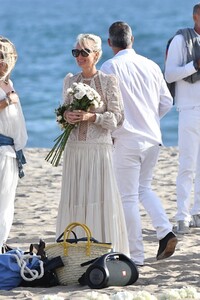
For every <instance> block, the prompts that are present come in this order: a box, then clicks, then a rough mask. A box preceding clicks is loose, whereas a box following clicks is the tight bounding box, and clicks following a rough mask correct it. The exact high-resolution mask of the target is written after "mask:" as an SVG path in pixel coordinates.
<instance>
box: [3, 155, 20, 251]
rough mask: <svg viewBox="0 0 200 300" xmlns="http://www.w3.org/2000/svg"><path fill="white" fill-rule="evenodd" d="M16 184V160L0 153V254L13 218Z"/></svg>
mask: <svg viewBox="0 0 200 300" xmlns="http://www.w3.org/2000/svg"><path fill="white" fill-rule="evenodd" d="M17 183H18V168H17V162H16V158H13V157H9V156H5V155H1V153H0V253H1V247H2V245H3V243H5V242H6V240H7V238H8V236H9V233H10V229H11V226H12V222H13V217H14V200H15V193H16V188H17Z"/></svg>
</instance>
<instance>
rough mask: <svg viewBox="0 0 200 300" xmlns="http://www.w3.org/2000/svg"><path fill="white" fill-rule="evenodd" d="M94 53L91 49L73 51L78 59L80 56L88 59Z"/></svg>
mask: <svg viewBox="0 0 200 300" xmlns="http://www.w3.org/2000/svg"><path fill="white" fill-rule="evenodd" d="M91 52H92V51H91V50H90V49H87V48H86V49H81V50H79V49H72V55H73V56H74V57H78V56H79V55H80V54H81V55H82V56H83V57H88V55H89V54H90V53H91Z"/></svg>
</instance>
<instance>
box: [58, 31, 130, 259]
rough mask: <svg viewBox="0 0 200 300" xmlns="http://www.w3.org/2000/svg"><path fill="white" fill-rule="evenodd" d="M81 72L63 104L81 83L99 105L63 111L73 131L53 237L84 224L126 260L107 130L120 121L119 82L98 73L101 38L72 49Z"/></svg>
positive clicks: (68, 81) (88, 38)
mask: <svg viewBox="0 0 200 300" xmlns="http://www.w3.org/2000/svg"><path fill="white" fill-rule="evenodd" d="M72 55H73V56H74V57H75V60H76V63H77V65H78V66H79V67H80V68H81V72H80V73H78V74H75V75H72V74H68V75H67V76H66V77H65V79H64V88H63V98H64V102H66V103H70V97H69V96H68V93H67V89H68V88H69V87H71V86H72V84H73V83H74V82H82V83H85V84H87V85H89V86H90V87H92V88H93V89H95V90H96V91H97V92H98V93H99V95H100V96H101V101H102V102H103V105H102V106H101V107H100V108H97V109H94V110H93V111H90V112H85V111H72V112H69V111H66V113H65V118H66V120H67V122H68V123H70V124H77V126H76V127H75V128H74V129H73V130H72V132H71V134H70V137H69V139H68V141H67V144H66V147H65V150H64V159H63V171H62V190H61V199H60V204H59V209H58V217H57V229H56V235H57V236H59V235H60V234H61V233H62V232H63V231H64V229H65V227H66V226H67V225H68V224H69V223H71V222H80V223H85V224H86V225H87V226H89V228H90V229H91V231H92V234H93V236H94V237H95V238H96V239H97V240H99V241H101V242H111V243H112V245H113V248H114V250H115V251H120V252H122V253H124V254H126V255H128V256H129V247H128V238H127V231H126V224H125V219H124V213H123V208H122V204H121V199H120V195H119V192H118V189H117V184H116V181H115V177H114V173H113V166H112V139H111V131H112V130H113V129H115V128H117V127H118V126H120V124H121V123H122V121H123V108H122V100H121V93H120V90H119V85H118V81H117V78H116V77H115V76H114V75H106V74H104V73H102V72H101V71H99V70H97V68H96V64H97V62H98V61H99V59H100V57H101V55H102V49H101V39H100V37H99V36H96V35H94V34H80V35H79V36H78V37H77V41H76V45H75V48H74V49H73V50H72Z"/></svg>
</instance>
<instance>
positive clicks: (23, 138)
mask: <svg viewBox="0 0 200 300" xmlns="http://www.w3.org/2000/svg"><path fill="white" fill-rule="evenodd" d="M16 60H17V53H16V49H15V46H14V45H13V44H12V43H11V42H10V41H9V40H8V39H7V38H4V37H2V36H0V252H1V249H2V246H3V244H4V243H5V242H6V240H7V238H8V235H9V232H10V229H11V226H12V222H13V216H14V200H15V193H16V188H17V183H18V178H19V177H22V176H23V170H22V164H23V163H25V158H24V156H23V152H22V149H23V148H24V147H25V145H26V142H27V131H26V127H25V120H24V116H23V113H22V109H21V105H20V100H19V97H18V94H17V93H16V91H15V89H14V86H13V83H12V81H11V80H10V74H11V72H12V70H13V68H14V67H15V63H16Z"/></svg>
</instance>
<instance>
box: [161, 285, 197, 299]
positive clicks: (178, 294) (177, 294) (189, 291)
mask: <svg viewBox="0 0 200 300" xmlns="http://www.w3.org/2000/svg"><path fill="white" fill-rule="evenodd" d="M158 299H159V300H179V299H200V294H199V293H198V292H197V291H196V289H195V288H194V287H191V286H188V287H183V288H181V289H170V290H168V291H166V292H163V293H162V294H161V295H160V296H159V298H158Z"/></svg>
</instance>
